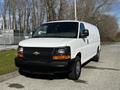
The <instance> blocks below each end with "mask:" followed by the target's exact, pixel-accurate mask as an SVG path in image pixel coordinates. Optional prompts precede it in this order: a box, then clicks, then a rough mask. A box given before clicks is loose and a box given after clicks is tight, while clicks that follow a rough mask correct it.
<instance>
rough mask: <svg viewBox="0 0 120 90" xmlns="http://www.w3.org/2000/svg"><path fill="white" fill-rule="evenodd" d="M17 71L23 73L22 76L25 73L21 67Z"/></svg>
mask: <svg viewBox="0 0 120 90" xmlns="http://www.w3.org/2000/svg"><path fill="white" fill-rule="evenodd" d="M18 72H19V74H20V75H23V76H25V75H26V74H27V73H25V72H24V71H23V69H21V68H19V70H18Z"/></svg>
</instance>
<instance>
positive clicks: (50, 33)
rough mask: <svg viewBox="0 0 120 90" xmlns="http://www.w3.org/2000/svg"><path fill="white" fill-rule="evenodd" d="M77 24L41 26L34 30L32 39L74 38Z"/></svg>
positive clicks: (57, 23) (48, 24) (60, 23)
mask: <svg viewBox="0 0 120 90" xmlns="http://www.w3.org/2000/svg"><path fill="white" fill-rule="evenodd" d="M77 32H78V22H56V23H47V24H43V25H41V26H40V27H38V28H37V29H36V30H35V33H34V34H33V38H42V37H43V38H44V37H48V38H54V37H57V38H76V37H77Z"/></svg>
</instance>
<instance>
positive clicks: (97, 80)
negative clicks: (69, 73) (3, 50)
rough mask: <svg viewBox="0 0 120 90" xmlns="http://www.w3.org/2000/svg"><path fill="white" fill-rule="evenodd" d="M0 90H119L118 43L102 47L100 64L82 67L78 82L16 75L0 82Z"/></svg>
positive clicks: (91, 63) (46, 76)
mask: <svg viewBox="0 0 120 90" xmlns="http://www.w3.org/2000/svg"><path fill="white" fill-rule="evenodd" d="M51 78H53V79H51ZM0 90H120V43H116V44H110V45H104V46H102V52H101V59H100V62H99V63H96V62H90V63H88V64H87V65H86V66H84V68H83V69H82V74H81V77H80V78H79V80H78V81H72V80H69V79H67V78H65V77H63V76H62V77H60V76H50V75H43V76H39V77H38V76H37V77H34V76H32V77H25V76H21V75H18V76H17V77H14V78H11V79H9V80H6V81H3V82H0Z"/></svg>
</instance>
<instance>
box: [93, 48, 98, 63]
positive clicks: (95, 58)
mask: <svg viewBox="0 0 120 90" xmlns="http://www.w3.org/2000/svg"><path fill="white" fill-rule="evenodd" d="M99 59H100V50H99V49H98V50H97V54H96V55H95V56H94V57H93V61H95V62H99Z"/></svg>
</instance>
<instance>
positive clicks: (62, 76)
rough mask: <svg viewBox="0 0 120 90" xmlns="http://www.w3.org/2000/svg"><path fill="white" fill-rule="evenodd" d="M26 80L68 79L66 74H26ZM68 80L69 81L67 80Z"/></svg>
mask: <svg viewBox="0 0 120 90" xmlns="http://www.w3.org/2000/svg"><path fill="white" fill-rule="evenodd" d="M25 76H26V77H28V78H33V79H42V80H62V79H68V77H67V75H66V74H63V73H62V74H39V75H38V74H37V75H36V74H26V75H25ZM68 80H70V79H68ZM73 81H74V82H76V83H83V84H87V81H84V80H80V79H79V80H73Z"/></svg>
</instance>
